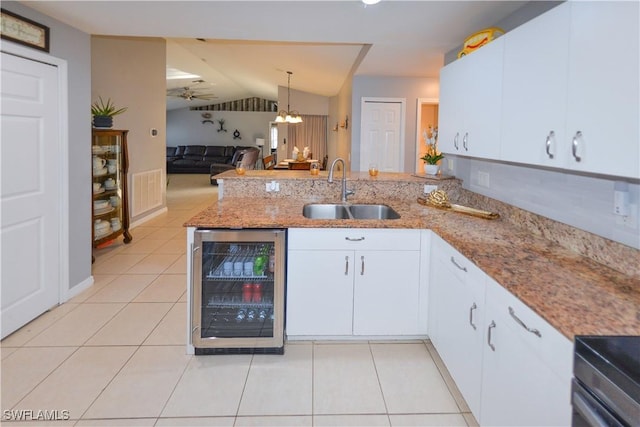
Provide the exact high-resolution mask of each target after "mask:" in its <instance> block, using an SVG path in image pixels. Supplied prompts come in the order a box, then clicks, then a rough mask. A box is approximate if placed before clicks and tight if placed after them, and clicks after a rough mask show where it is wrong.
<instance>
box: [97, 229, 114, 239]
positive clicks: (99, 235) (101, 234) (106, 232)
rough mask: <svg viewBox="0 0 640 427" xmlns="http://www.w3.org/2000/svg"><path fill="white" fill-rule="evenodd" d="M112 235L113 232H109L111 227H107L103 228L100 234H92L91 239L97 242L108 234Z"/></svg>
mask: <svg viewBox="0 0 640 427" xmlns="http://www.w3.org/2000/svg"><path fill="white" fill-rule="evenodd" d="M111 233H113V231H112V230H111V226H109V227H108V228H105V229H104V231H101V232H96V231H94V232H93V237H94V240H98V239H102V238H103V237H105V236H108V235H109V234H111Z"/></svg>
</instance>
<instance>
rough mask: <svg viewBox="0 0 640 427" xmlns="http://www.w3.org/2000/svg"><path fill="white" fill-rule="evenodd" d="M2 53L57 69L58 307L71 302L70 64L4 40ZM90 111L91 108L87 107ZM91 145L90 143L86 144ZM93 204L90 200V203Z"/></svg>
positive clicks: (0, 47)
mask: <svg viewBox="0 0 640 427" xmlns="http://www.w3.org/2000/svg"><path fill="white" fill-rule="evenodd" d="M0 51H2V52H3V53H6V54H9V55H13V56H17V57H20V58H24V59H27V60H30V61H37V62H42V63H44V64H49V65H52V66H54V67H56V68H57V69H58V88H59V89H60V90H59V93H58V125H59V126H58V129H59V130H58V157H57V158H56V159H51V161H55V162H57V163H58V165H59V168H58V182H57V184H58V191H59V193H58V194H59V195H60V205H59V206H60V210H59V212H58V220H59V222H58V236H59V239H58V251H59V254H60V273H59V277H58V304H60V303H62V302H65V301H67V300H68V299H69V99H68V93H69V86H68V79H67V75H68V66H67V61H66V60H64V59H61V58H56V57H55V56H52V55H49V54H47V53H43V52H38V51H36V50H33V49H29V48H26V47H22V46H19V45H17V44H15V43H11V42H7V41H5V40H3V41H2V44H1V45H0ZM87 108H88V106H87ZM87 144H88V142H87ZM87 202H88V203H90V201H87Z"/></svg>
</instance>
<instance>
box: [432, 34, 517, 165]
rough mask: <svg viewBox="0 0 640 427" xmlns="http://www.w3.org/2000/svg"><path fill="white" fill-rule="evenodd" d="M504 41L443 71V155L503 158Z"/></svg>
mask: <svg viewBox="0 0 640 427" xmlns="http://www.w3.org/2000/svg"><path fill="white" fill-rule="evenodd" d="M503 48H504V43H503V41H502V38H499V39H497V40H494V41H493V42H491V43H489V44H487V45H485V46H483V47H482V48H480V49H478V50H477V51H476V52H473V53H471V54H469V55H467V56H464V57H463V58H460V59H458V60H456V61H454V62H452V63H451V64H449V65H447V66H446V67H444V68H442V70H441V71H440V106H439V118H438V131H439V136H438V147H439V149H440V150H441V151H443V152H444V153H451V154H458V155H462V156H471V157H483V158H488V159H497V158H498V157H499V155H500V119H501V105H502V56H503Z"/></svg>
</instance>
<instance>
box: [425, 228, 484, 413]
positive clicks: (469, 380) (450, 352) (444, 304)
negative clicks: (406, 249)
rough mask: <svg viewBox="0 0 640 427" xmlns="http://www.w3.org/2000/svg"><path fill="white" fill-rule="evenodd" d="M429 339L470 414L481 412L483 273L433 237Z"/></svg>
mask: <svg viewBox="0 0 640 427" xmlns="http://www.w3.org/2000/svg"><path fill="white" fill-rule="evenodd" d="M431 254H432V255H431V283H430V290H429V310H430V318H429V337H430V338H431V341H432V342H433V345H434V346H435V347H436V349H437V350H438V354H440V357H441V358H442V360H443V362H444V364H445V365H446V367H447V369H448V370H449V373H450V374H451V376H452V377H453V379H454V381H455V382H456V385H457V386H458V389H460V392H461V393H462V395H463V396H464V397H465V400H466V402H467V405H469V408H470V409H471V412H473V414H474V415H475V416H476V418H478V414H479V412H480V385H481V380H482V345H483V341H482V337H483V327H482V326H483V318H484V298H485V276H484V273H483V272H482V271H481V270H479V269H478V268H477V267H475V266H474V265H473V264H472V263H471V262H469V261H468V260H467V259H466V258H464V257H463V256H462V255H460V253H458V252H457V251H456V250H455V249H453V248H452V247H451V246H450V245H448V244H447V243H445V242H444V241H443V240H442V239H441V238H440V237H438V236H436V235H432V248H431Z"/></svg>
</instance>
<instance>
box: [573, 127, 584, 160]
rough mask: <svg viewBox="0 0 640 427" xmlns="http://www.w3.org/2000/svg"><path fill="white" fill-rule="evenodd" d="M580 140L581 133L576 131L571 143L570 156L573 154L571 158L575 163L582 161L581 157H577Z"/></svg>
mask: <svg viewBox="0 0 640 427" xmlns="http://www.w3.org/2000/svg"><path fill="white" fill-rule="evenodd" d="M579 139H582V132H580V131H578V132H576V134H575V135H574V136H573V141H572V142H571V154H573V158H574V159H576V162H579V161H580V160H582V157H580V156H578V140H579Z"/></svg>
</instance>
